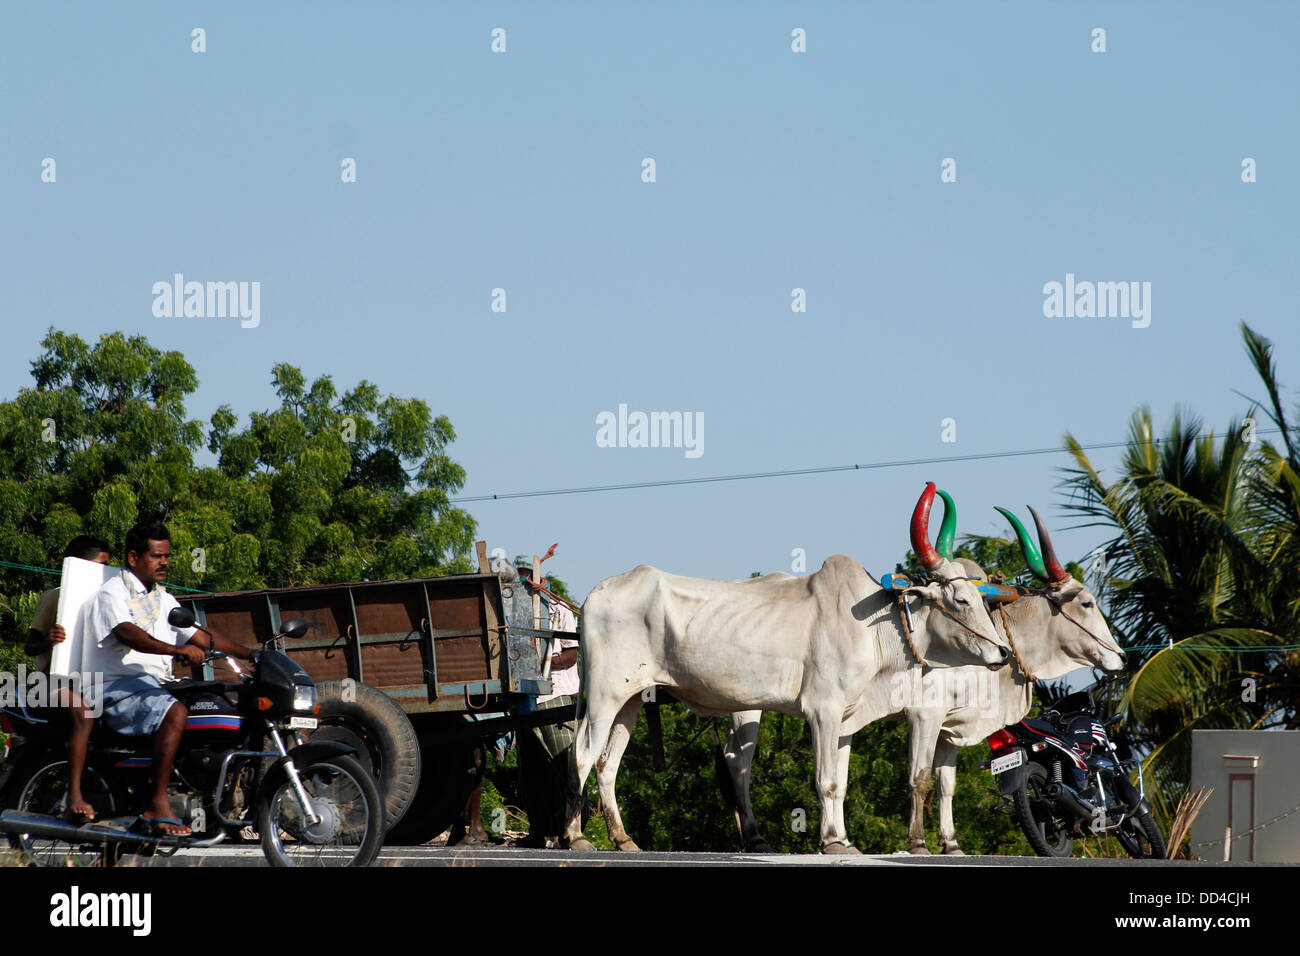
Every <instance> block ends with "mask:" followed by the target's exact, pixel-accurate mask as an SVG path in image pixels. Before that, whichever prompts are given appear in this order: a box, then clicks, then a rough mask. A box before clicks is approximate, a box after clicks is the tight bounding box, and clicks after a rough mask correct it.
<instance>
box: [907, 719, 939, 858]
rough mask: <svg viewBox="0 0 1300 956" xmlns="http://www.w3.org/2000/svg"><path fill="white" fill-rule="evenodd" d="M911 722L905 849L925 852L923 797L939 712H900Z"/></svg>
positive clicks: (926, 793)
mask: <svg viewBox="0 0 1300 956" xmlns="http://www.w3.org/2000/svg"><path fill="white" fill-rule="evenodd" d="M903 715H904V717H906V719H907V722H908V724H909V725H910V726H911V734H910V736H909V753H908V782H909V785H910V787H911V791H912V817H911V820H910V822H909V824H908V828H907V843H908V850H910V851H911V852H912V853H917V854H921V853H929V852H930V851H929V850H928V849H926V846H925V798H926V797H928V796H929V795H930V767H931V765H932V764H933V762H934V748H935V745H936V744H937V743H938V741H939V728H940V727H941V726H942V724H943V715H942V714H940V713H938V712H936V711H934V710H926V709H911V708H908V709H906V710H904V712H903Z"/></svg>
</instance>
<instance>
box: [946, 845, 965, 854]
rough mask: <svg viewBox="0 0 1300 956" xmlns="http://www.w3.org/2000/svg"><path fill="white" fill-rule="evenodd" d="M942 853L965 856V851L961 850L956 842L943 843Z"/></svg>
mask: <svg viewBox="0 0 1300 956" xmlns="http://www.w3.org/2000/svg"><path fill="white" fill-rule="evenodd" d="M943 855H944V856H965V855H966V851H965V850H963V849H962V848H961V847H959V846H958V845H957V844H956V843H945V844H944V845H943Z"/></svg>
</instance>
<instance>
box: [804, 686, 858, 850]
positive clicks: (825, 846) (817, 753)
mask: <svg viewBox="0 0 1300 956" xmlns="http://www.w3.org/2000/svg"><path fill="white" fill-rule="evenodd" d="M843 713H844V708H843V706H842V705H841V706H838V707H837V708H836V709H834V710H824V711H820V712H817V713H814V714H810V715H809V717H808V726H809V728H810V729H811V730H812V738H813V760H814V762H815V765H816V774H817V799H818V802H819V803H820V804H821V843H822V852H823V853H846V852H852V847H851V846H850V844H849V837H848V834H847V833H845V832H844V824H843V820H844V807H843V801H844V794H843V792H842V791H841V790H840V784H839V758H840V740H841V737H840V715H841V714H843Z"/></svg>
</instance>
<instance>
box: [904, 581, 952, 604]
mask: <svg viewBox="0 0 1300 956" xmlns="http://www.w3.org/2000/svg"><path fill="white" fill-rule="evenodd" d="M903 593H904V594H906V595H907V596H908V597H919V598H929V599H930V600H931V601H937V600H939V595H940V594H942V593H943V586H942V585H941V584H939V583H938V582H937V581H931V582H930V583H929V584H914V585H912V586H911V587H910V588H906V589H905V590H904V591H903Z"/></svg>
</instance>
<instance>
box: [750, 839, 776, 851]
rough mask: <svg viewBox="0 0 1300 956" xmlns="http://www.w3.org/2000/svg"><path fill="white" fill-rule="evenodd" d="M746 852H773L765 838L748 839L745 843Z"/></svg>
mask: <svg viewBox="0 0 1300 956" xmlns="http://www.w3.org/2000/svg"><path fill="white" fill-rule="evenodd" d="M745 852H746V853H775V852H776V851H775V850H773V849H772V846H771V844H770V843H768V842H767V841H766V840H750V841H749V842H748V843H746V844H745Z"/></svg>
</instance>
